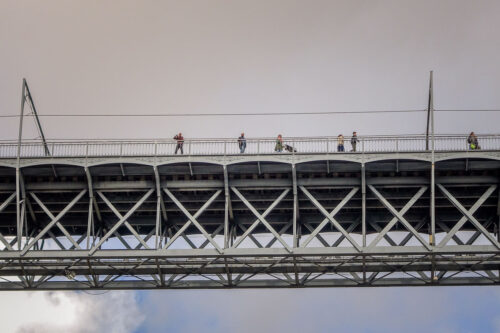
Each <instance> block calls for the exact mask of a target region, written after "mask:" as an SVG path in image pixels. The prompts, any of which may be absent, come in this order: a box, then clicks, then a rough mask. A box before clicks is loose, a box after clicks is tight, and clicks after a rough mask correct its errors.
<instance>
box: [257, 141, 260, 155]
mask: <svg viewBox="0 0 500 333" xmlns="http://www.w3.org/2000/svg"><path fill="white" fill-rule="evenodd" d="M257 154H258V155H260V140H257Z"/></svg>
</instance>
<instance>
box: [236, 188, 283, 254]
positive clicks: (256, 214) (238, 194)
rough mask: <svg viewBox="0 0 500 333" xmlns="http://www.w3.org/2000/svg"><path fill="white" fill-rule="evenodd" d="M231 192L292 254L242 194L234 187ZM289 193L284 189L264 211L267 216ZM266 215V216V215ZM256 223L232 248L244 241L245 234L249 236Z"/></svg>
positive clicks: (263, 217) (278, 235)
mask: <svg viewBox="0 0 500 333" xmlns="http://www.w3.org/2000/svg"><path fill="white" fill-rule="evenodd" d="M231 190H232V191H233V192H234V193H236V195H237V196H238V198H240V199H241V201H243V203H244V204H245V205H246V206H247V207H248V209H250V211H251V212H252V213H253V214H254V215H255V216H257V218H258V220H259V221H260V222H262V224H264V225H265V226H266V228H267V230H269V231H270V232H271V233H272V234H273V236H274V237H276V239H277V240H278V241H279V242H280V243H281V245H283V246H284V247H285V249H287V251H288V252H292V248H291V247H290V246H289V245H288V244H287V243H286V242H285V240H284V239H283V238H282V237H281V236H280V234H279V233H278V232H277V231H276V230H275V229H274V228H273V227H272V226H271V224H270V223H269V222H267V220H266V218H265V216H264V215H263V214H262V215H261V214H260V213H259V212H258V211H257V209H255V207H254V206H252V204H251V203H250V202H249V201H248V200H247V199H246V198H245V197H244V196H243V194H241V193H240V191H238V190H237V189H236V187H234V186H231ZM289 191H290V189H286V190H284V191H283V193H281V195H280V196H279V197H278V199H276V200H275V201H274V202H273V203H272V204H271V206H269V208H268V209H266V212H267V214H269V213H270V212H271V210H272V209H273V208H274V207H275V206H276V205H277V204H278V203H279V202H280V201H281V200H282V199H283V198H284V197H285V196H286V195H287V194H288V192H289ZM267 214H266V215H267ZM257 223H258V222H257ZM256 226H257V225H256V222H254V223H253V224H252V226H250V228H248V229H247V231H246V232H245V233H244V234H243V235H242V236H241V237H240V239H239V242H235V244H234V245H233V247H236V246H237V245H238V244H239V243H241V241H242V240H243V239H244V238H243V236H245V237H246V235H245V234H247V235H248V234H249V233H250V232H251V231H252V230H253V229H254V228H255V227H256Z"/></svg>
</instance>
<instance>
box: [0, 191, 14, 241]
mask: <svg viewBox="0 0 500 333" xmlns="http://www.w3.org/2000/svg"><path fill="white" fill-rule="evenodd" d="M15 197H16V193H15V192H14V193H12V194H11V195H10V196H9V197H8V198H7V200H5V201H4V202H3V203H2V205H0V212H2V211H3V210H4V209H5V208H7V206H8V205H9V204H10V203H11V201H12V200H14V198H15ZM0 241H1V242H2V243H3V244H4V245H5V248H6V249H7V250H11V251H12V250H13V248H12V246H11V244H10V243H9V242H8V241H7V240H6V239H5V237H4V236H3V235H2V233H1V232H0Z"/></svg>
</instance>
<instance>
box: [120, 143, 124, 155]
mask: <svg viewBox="0 0 500 333" xmlns="http://www.w3.org/2000/svg"><path fill="white" fill-rule="evenodd" d="M122 156H123V143H122V142H120V157H122Z"/></svg>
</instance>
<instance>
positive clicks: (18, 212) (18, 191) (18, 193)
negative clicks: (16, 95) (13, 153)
mask: <svg viewBox="0 0 500 333" xmlns="http://www.w3.org/2000/svg"><path fill="white" fill-rule="evenodd" d="M21 94H22V96H21V114H20V116H19V136H18V139H17V164H16V217H17V246H18V249H19V250H21V243H22V234H21V227H22V226H21V189H20V187H21V184H20V181H21V174H20V173H21V171H20V167H21V141H22V137H23V118H24V103H25V101H26V79H23V87H22V93H21Z"/></svg>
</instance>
